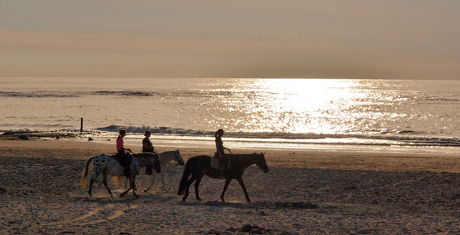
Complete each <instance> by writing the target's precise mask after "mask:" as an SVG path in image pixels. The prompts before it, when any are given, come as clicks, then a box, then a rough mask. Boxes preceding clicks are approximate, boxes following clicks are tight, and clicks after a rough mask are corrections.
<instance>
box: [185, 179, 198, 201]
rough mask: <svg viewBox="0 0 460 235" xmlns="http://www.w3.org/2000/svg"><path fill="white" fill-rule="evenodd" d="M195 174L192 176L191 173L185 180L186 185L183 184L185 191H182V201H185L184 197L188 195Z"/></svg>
mask: <svg viewBox="0 0 460 235" xmlns="http://www.w3.org/2000/svg"><path fill="white" fill-rule="evenodd" d="M196 178H197V177H196V176H194V175H193V174H192V177H191V178H190V179H189V180H188V181H187V185H186V186H185V190H184V191H185V193H184V196H183V197H182V201H185V199H187V197H188V194H189V191H190V185H191V184H192V183H193V181H195V180H196Z"/></svg>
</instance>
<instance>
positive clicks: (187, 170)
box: [177, 158, 194, 196]
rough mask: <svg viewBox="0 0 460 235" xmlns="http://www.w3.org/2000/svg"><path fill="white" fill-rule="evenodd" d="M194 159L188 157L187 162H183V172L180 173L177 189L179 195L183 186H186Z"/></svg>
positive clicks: (182, 192) (183, 189)
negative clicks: (180, 177)
mask: <svg viewBox="0 0 460 235" xmlns="http://www.w3.org/2000/svg"><path fill="white" fill-rule="evenodd" d="M193 161H194V158H190V159H188V161H187V163H186V164H185V167H184V174H183V175H182V179H181V180H180V183H179V190H177V195H179V196H181V195H184V193H185V192H184V191H185V188H186V186H187V181H188V177H189V176H190V173H191V172H192V171H191V168H192V166H191V165H192V162H193Z"/></svg>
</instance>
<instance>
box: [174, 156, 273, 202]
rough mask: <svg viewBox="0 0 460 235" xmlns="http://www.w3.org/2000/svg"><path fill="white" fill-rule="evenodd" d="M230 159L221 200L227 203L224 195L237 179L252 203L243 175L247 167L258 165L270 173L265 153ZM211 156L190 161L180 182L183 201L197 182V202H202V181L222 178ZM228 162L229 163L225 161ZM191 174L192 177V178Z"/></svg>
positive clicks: (192, 158)
mask: <svg viewBox="0 0 460 235" xmlns="http://www.w3.org/2000/svg"><path fill="white" fill-rule="evenodd" d="M226 157H228V158H229V167H228V168H227V169H226V170H225V171H224V176H225V179H226V180H225V186H224V190H223V191H222V194H221V195H220V199H221V200H222V201H223V202H225V199H224V194H225V191H227V187H228V185H229V184H230V181H232V179H236V180H237V181H238V183H239V184H240V186H241V188H243V191H244V195H245V196H246V200H247V201H248V202H251V199H249V195H248V193H247V191H246V187H245V186H244V183H243V173H244V169H246V168H247V167H249V166H251V165H253V164H256V165H257V166H258V167H259V168H260V169H261V170H263V171H264V172H265V173H267V172H268V166H267V162H266V161H265V157H264V153H260V154H258V153H254V154H231V155H226ZM211 158H212V157H211V156H206V155H201V156H195V157H191V158H190V159H188V161H187V164H186V165H185V168H184V174H183V175H182V179H181V181H180V185H179V190H178V191H177V195H179V196H183V197H182V200H183V201H185V200H186V199H187V197H188V194H189V188H190V185H191V184H192V183H193V182H194V181H196V182H195V194H196V200H198V201H201V198H200V196H199V191H198V187H199V186H200V182H201V179H202V178H203V176H204V175H207V176H208V177H211V178H214V179H219V178H220V177H221V172H220V170H218V169H215V168H213V167H211ZM225 162H227V161H225ZM190 174H191V175H192V176H191V177H190V178H189V176H190Z"/></svg>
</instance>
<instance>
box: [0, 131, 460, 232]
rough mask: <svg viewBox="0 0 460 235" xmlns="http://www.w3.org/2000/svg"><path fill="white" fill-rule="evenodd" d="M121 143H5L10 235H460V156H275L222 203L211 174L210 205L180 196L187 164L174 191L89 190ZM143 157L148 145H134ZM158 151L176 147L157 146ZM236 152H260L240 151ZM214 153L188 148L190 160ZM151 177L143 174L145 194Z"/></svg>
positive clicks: (2, 208)
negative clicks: (96, 160) (84, 182)
mask: <svg viewBox="0 0 460 235" xmlns="http://www.w3.org/2000/svg"><path fill="white" fill-rule="evenodd" d="M113 145H114V143H112V144H105V143H97V142H92V141H91V142H88V141H77V140H69V139H60V140H57V139H37V140H25V141H23V140H1V141H0V164H1V170H0V179H1V181H0V234H89V233H90V234H458V233H460V188H459V185H460V177H459V175H458V173H459V172H460V156H458V155H445V156H433V155H423V154H386V153H380V154H377V153H372V154H371V153H357V152H320V151H295V152H294V151H266V154H265V157H266V160H267V163H268V166H269V168H270V171H269V172H268V173H267V174H265V173H263V172H262V171H261V170H260V169H259V168H257V167H255V166H252V167H249V168H248V169H247V170H246V172H245V174H244V176H243V179H244V181H245V184H246V187H247V189H248V193H249V196H250V197H251V199H252V202H251V203H247V202H246V201H245V198H244V194H243V192H242V190H241V188H240V186H239V185H238V183H237V182H236V181H232V183H231V184H230V187H229V189H228V191H227V193H226V200H227V202H225V203H224V202H220V200H219V196H220V193H221V191H222V188H223V184H224V180H215V179H210V178H207V177H205V178H204V179H203V181H202V183H201V186H200V193H201V198H202V199H203V201H201V202H197V201H195V200H194V198H195V194H194V190H193V189H191V192H190V196H189V198H188V199H187V201H186V202H182V200H181V197H179V196H177V195H176V191H177V186H178V182H179V179H180V177H181V175H182V171H183V166H179V165H177V164H175V163H170V164H169V165H168V168H167V170H166V187H167V189H168V191H167V192H163V190H161V187H160V184H159V180H157V184H156V187H155V189H153V190H151V191H149V192H142V191H141V190H139V192H138V194H139V198H137V199H136V198H134V197H133V196H132V193H129V194H127V195H125V196H124V197H123V198H120V197H118V195H119V194H120V193H121V192H122V188H115V186H114V185H113V183H111V185H110V187H111V188H112V189H114V192H115V197H110V196H109V194H108V193H107V191H106V190H105V188H104V187H103V185H102V183H101V179H99V180H98V181H97V182H96V184H95V186H94V188H93V189H94V194H93V197H89V195H88V193H87V189H83V188H81V187H80V184H79V180H80V176H81V171H82V170H83V167H84V163H85V161H86V160H87V159H88V158H89V157H90V156H95V155H97V154H101V153H109V154H112V153H114V146H113ZM128 147H131V148H132V149H133V150H134V151H136V150H137V149H140V146H128ZM157 150H158V151H160V152H163V151H169V150H175V148H168V149H166V148H157ZM232 150H233V152H234V153H250V152H254V151H248V150H241V149H240V150H239V149H232ZM213 152H214V150H213V149H199V148H188V149H181V153H182V156H183V157H184V159H185V160H187V159H188V158H190V157H192V156H196V155H201V154H206V155H211V154H212V153H213ZM149 177H151V176H145V175H141V176H139V179H138V183H139V185H140V186H141V187H142V186H144V185H146V184H148V181H149V180H150V178H149Z"/></svg>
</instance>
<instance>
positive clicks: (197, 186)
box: [195, 176, 203, 202]
mask: <svg viewBox="0 0 460 235" xmlns="http://www.w3.org/2000/svg"><path fill="white" fill-rule="evenodd" d="M201 179H203V176H198V177H197V178H196V181H195V195H196V200H197V201H200V202H201V198H200V193H199V191H198V188H199V187H200V183H201Z"/></svg>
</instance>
